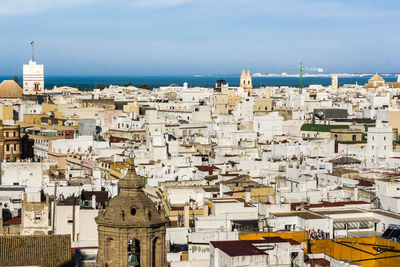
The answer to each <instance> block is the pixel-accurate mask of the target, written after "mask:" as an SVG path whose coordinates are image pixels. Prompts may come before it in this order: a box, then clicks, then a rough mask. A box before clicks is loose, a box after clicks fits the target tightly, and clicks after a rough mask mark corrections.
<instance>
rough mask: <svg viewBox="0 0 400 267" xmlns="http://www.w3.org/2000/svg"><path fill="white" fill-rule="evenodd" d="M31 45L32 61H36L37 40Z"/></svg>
mask: <svg viewBox="0 0 400 267" xmlns="http://www.w3.org/2000/svg"><path fill="white" fill-rule="evenodd" d="M31 46H32V61H35V42H34V41H32V42H31Z"/></svg>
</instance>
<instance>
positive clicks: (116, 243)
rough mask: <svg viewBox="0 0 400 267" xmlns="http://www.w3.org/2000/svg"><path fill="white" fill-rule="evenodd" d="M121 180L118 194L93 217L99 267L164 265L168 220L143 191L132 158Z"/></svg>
mask: <svg viewBox="0 0 400 267" xmlns="http://www.w3.org/2000/svg"><path fill="white" fill-rule="evenodd" d="M131 162H132V163H131V166H130V168H129V170H128V173H127V174H126V175H125V177H124V178H123V179H121V180H120V182H119V186H120V188H121V193H120V194H119V195H118V196H116V197H114V198H113V199H111V201H110V202H109V204H108V205H107V207H106V208H105V209H100V210H99V214H98V216H97V217H96V218H95V220H96V223H97V225H98V233H99V250H98V253H97V264H96V266H98V267H105V266H107V267H114V266H115V267H125V266H141V267H148V266H149V267H163V266H166V265H167V264H166V245H165V244H166V243H165V228H166V225H167V222H168V221H167V219H166V218H165V216H164V215H163V214H162V213H161V212H160V211H159V210H158V209H157V208H156V207H155V205H154V203H153V202H152V201H151V200H150V198H149V197H147V196H146V195H145V194H144V192H143V191H142V188H143V187H144V180H143V179H142V178H140V177H138V176H137V174H136V172H135V168H134V165H133V159H131Z"/></svg>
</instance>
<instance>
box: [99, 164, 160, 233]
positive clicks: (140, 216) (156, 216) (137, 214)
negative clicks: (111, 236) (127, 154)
mask: <svg viewBox="0 0 400 267" xmlns="http://www.w3.org/2000/svg"><path fill="white" fill-rule="evenodd" d="M132 162H133V160H132ZM119 186H120V188H121V190H122V191H121V192H120V193H119V195H118V196H116V197H114V198H113V199H111V200H110V203H109V204H108V205H107V207H106V208H105V210H103V209H101V210H99V214H98V216H97V217H96V219H95V220H96V223H97V224H98V225H105V226H110V227H119V228H121V227H123V228H125V227H126V228H133V227H141V228H142V227H144V228H146V227H154V226H158V225H165V224H166V223H167V219H166V218H165V216H164V215H163V214H161V213H160V211H158V209H157V208H156V207H155V205H154V203H153V201H151V199H150V198H149V197H148V196H146V194H145V193H144V192H143V190H142V188H143V187H144V180H143V178H141V177H139V176H137V174H136V172H135V168H134V166H133V165H131V166H130V168H129V170H128V173H127V174H126V175H125V177H124V178H123V179H121V180H120V181H119Z"/></svg>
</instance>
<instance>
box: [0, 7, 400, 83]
mask: <svg viewBox="0 0 400 267" xmlns="http://www.w3.org/2000/svg"><path fill="white" fill-rule="evenodd" d="M399 14H400V1H398V0H397V1H396V0H381V1H369V0H284V1H278V0H118V1H110V0H108V1H106V0H57V1H54V0H0V34H1V36H2V37H1V39H0V75H21V74H22V64H24V63H26V62H28V61H29V59H30V57H31V46H30V42H31V41H32V40H34V42H35V59H36V61H37V62H38V63H41V64H44V65H45V74H46V75H82V76H84V75H120V76H141V75H166V76H169V75H194V74H203V75H213V74H214V75H215V74H238V73H240V72H241V70H242V69H243V68H249V69H250V70H251V72H252V73H254V72H261V73H280V72H296V69H297V68H298V64H299V60H302V61H303V65H304V66H305V67H306V68H316V67H319V68H323V69H324V71H325V72H327V73H338V72H355V73H375V72H378V73H398V72H400V49H399V48H400V34H399V30H400V15H399Z"/></svg>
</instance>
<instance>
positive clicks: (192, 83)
mask: <svg viewBox="0 0 400 267" xmlns="http://www.w3.org/2000/svg"><path fill="white" fill-rule="evenodd" d="M291 75H292V76H291ZM291 75H289V74H288V76H274V75H272V74H269V75H268V76H254V75H253V86H254V87H255V88H257V87H261V86H292V87H297V86H298V85H299V79H298V76H297V74H291ZM312 75H313V76H312ZM315 75H318V76H315ZM321 75H322V74H305V75H304V78H303V84H304V86H309V85H313V84H320V85H323V86H327V85H330V84H331V76H330V74H323V75H325V76H321ZM370 76H371V74H349V75H348V76H345V75H342V76H339V85H343V84H356V83H357V84H360V85H363V84H365V83H367V82H368V79H369V78H370ZM12 77H13V76H0V81H2V80H9V79H12ZM382 77H383V78H384V79H385V80H386V81H389V82H395V81H396V74H382ZM18 78H19V80H20V81H21V82H22V77H18ZM220 79H223V80H225V81H226V82H227V83H229V85H230V86H239V75H237V76H236V75H201V74H196V75H192V76H45V88H47V89H51V88H53V87H54V86H57V87H60V86H71V87H79V88H80V89H81V90H93V88H95V86H96V84H109V85H123V84H127V83H132V84H133V85H135V86H140V85H147V86H148V87H149V88H158V87H160V86H168V85H170V84H173V83H175V84H177V85H183V83H184V82H187V83H188V84H189V87H196V86H200V87H210V88H212V87H214V86H215V83H216V81H218V80H220Z"/></svg>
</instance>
